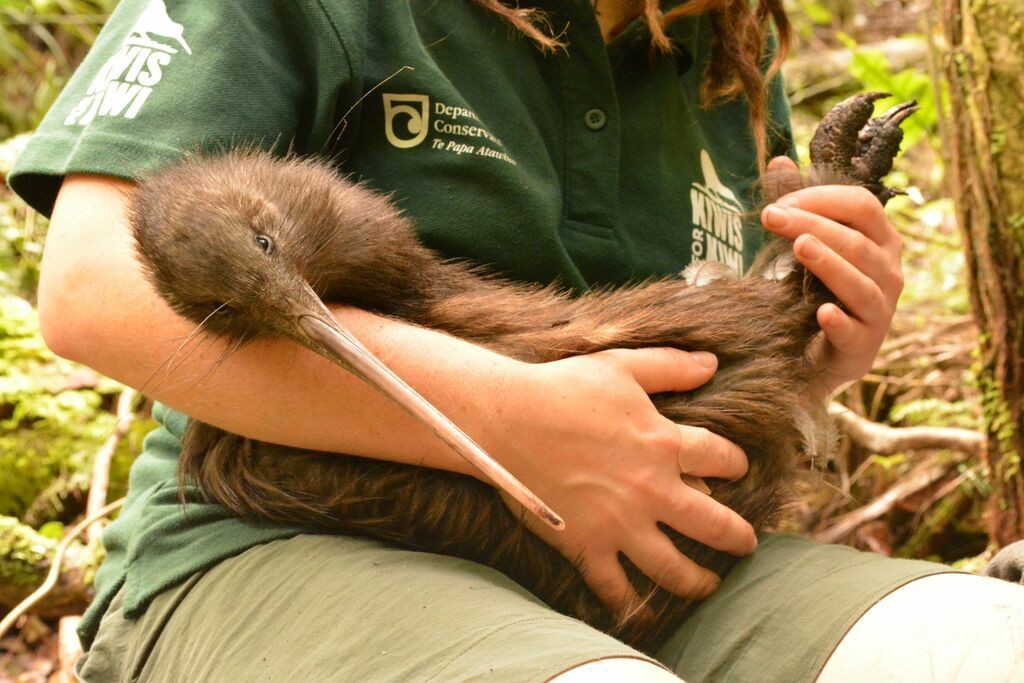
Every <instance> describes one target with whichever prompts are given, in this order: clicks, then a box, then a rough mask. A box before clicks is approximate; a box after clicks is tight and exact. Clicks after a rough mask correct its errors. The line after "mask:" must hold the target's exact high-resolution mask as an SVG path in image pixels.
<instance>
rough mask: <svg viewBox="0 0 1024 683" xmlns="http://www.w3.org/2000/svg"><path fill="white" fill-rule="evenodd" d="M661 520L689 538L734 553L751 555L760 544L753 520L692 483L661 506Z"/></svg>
mask: <svg viewBox="0 0 1024 683" xmlns="http://www.w3.org/2000/svg"><path fill="white" fill-rule="evenodd" d="M660 521H661V522H663V523H664V524H667V525H668V526H670V527H672V528H673V529H675V530H676V531H678V532H679V533H681V534H682V535H684V536H686V537H687V538H692V539H693V540H695V541H698V542H699V543H703V544H704V545H706V546H708V547H710V548H714V549H716V550H721V551H723V552H727V553H730V554H732V555H749V554H750V553H752V552H754V549H755V548H757V534H756V533H754V527H753V526H751V525H750V522H748V521H747V520H745V519H743V518H742V517H740V516H739V515H738V514H737V513H736V512H735V511H734V510H732V509H730V508H728V507H726V506H725V505H722V504H721V503H719V502H718V501H717V500H715V499H714V498H711V497H710V496H706V495H704V494H702V493H699V492H697V491H693V490H692V489H690V488H689V487H685V486H684V487H683V488H682V489H680V491H679V492H678V493H677V494H676V495H674V496H672V497H671V498H670V499H669V500H668V501H667V502H666V503H665V504H664V505H663V506H662V508H661V520H660Z"/></svg>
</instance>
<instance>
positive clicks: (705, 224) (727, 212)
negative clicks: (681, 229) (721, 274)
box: [690, 149, 743, 273]
mask: <svg viewBox="0 0 1024 683" xmlns="http://www.w3.org/2000/svg"><path fill="white" fill-rule="evenodd" d="M700 170H701V173H702V175H703V176H704V182H703V183H696V182H695V183H693V185H692V187H691V188H690V206H691V208H692V210H693V228H692V231H691V234H690V238H691V240H690V250H691V261H698V260H700V261H717V262H719V263H724V264H725V265H727V266H729V267H730V268H732V269H733V270H735V271H736V272H737V273H742V272H743V218H742V216H743V205H742V204H741V203H740V200H739V199H738V198H737V197H736V193H735V192H733V191H732V190H730V189H729V188H728V187H726V186H725V184H724V183H723V182H722V181H721V180H719V178H718V173H717V172H716V171H715V165H714V163H712V161H711V155H709V154H708V153H707V150H703V149H702V150H701V152H700Z"/></svg>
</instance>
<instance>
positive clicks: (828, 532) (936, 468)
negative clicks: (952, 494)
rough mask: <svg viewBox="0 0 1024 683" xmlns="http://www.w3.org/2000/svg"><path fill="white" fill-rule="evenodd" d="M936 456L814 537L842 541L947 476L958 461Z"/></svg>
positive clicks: (825, 540) (820, 539) (831, 541)
mask: <svg viewBox="0 0 1024 683" xmlns="http://www.w3.org/2000/svg"><path fill="white" fill-rule="evenodd" d="M936 460H937V458H933V459H932V460H931V461H930V463H929V464H926V465H922V466H921V467H919V468H918V469H917V470H916V471H915V472H912V473H911V474H910V475H908V476H907V477H905V478H904V479H902V480H901V481H900V482H899V483H897V484H895V485H894V486H892V488H890V489H889V490H888V491H886V492H885V493H883V494H882V495H881V496H879V497H878V498H875V499H874V500H873V501H871V502H870V503H868V504H867V505H865V506H863V507H859V508H857V509H856V510H853V511H851V512H848V513H846V514H845V515H842V516H841V517H839V518H838V519H837V520H836V521H835V523H834V524H833V525H832V526H830V527H829V528H827V529H825V530H824V531H822V532H819V533H817V534H815V535H814V539H815V540H816V541H819V542H821V543H836V542H838V541H841V540H842V539H843V538H845V537H846V536H847V535H849V534H850V533H852V532H853V531H854V530H855V529H857V527H859V526H860V525H862V524H864V523H865V522H870V521H871V520H873V519H878V518H879V517H881V516H882V515H884V514H885V513H886V512H888V511H889V510H891V509H892V508H893V506H894V505H896V503H898V502H899V501H900V500H902V499H904V498H906V497H907V496H910V495H912V494H914V493H917V492H918V491H920V490H921V489H923V488H925V487H927V486H930V485H931V484H933V483H935V482H936V481H938V480H939V479H941V478H942V477H944V476H946V472H948V471H949V468H950V467H952V466H953V465H954V464H955V463H956V461H955V460H954V461H950V460H947V459H943V460H942V462H935V461H936Z"/></svg>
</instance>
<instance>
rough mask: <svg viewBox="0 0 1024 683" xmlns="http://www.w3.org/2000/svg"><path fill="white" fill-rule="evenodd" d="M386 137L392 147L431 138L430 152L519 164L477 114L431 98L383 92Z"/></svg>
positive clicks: (399, 147)
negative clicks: (466, 155) (472, 155)
mask: <svg viewBox="0 0 1024 683" xmlns="http://www.w3.org/2000/svg"><path fill="white" fill-rule="evenodd" d="M382 97H383V104H384V137H385V138H386V139H387V141H388V142H389V143H390V144H391V146H392V147H397V148H398V149H409V148H410V147H416V146H417V145H419V144H421V143H422V142H424V141H425V140H426V139H427V137H428V136H429V137H430V149H432V150H439V151H442V152H447V153H450V154H456V155H460V156H461V155H463V154H474V155H476V156H482V157H489V158H491V159H498V160H499V161H504V162H505V163H508V164H512V165H513V166H514V165H515V164H516V161H515V159H513V158H512V157H511V156H509V154H508V152H506V150H505V145H504V143H502V141H501V140H499V139H498V138H496V137H495V136H494V135H492V134H491V132H490V131H488V130H487V129H486V128H484V126H483V124H482V123H481V121H480V118H479V117H478V116H477V115H476V112H474V111H473V110H471V109H469V108H468V107H464V106H456V105H451V104H446V103H445V102H442V101H440V100H437V99H434V100H431V98H430V97H429V96H428V95H418V94H410V93H382Z"/></svg>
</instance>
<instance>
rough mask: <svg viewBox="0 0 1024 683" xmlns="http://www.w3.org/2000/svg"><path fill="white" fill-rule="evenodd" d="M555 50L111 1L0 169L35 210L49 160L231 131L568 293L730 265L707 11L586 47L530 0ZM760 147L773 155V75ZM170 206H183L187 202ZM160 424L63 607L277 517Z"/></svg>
mask: <svg viewBox="0 0 1024 683" xmlns="http://www.w3.org/2000/svg"><path fill="white" fill-rule="evenodd" d="M543 4H544V6H545V8H546V9H548V11H549V12H550V19H551V24H552V26H555V27H558V28H562V27H564V28H565V31H564V34H563V37H564V38H565V40H566V41H567V42H568V49H567V50H565V51H558V52H556V53H554V54H545V53H543V52H541V51H540V50H538V49H537V48H536V47H535V46H534V45H533V44H532V43H531V42H530V41H528V40H527V39H525V38H523V37H521V36H519V35H517V34H516V33H515V32H514V31H512V30H511V29H510V28H509V27H508V26H507V25H506V24H505V23H504V22H502V21H501V20H500V19H499V18H497V17H496V16H494V15H492V14H490V13H488V12H486V11H484V10H482V9H480V8H479V7H477V6H476V5H475V4H473V3H471V2H469V0H412V1H410V2H369V1H365V0H364V1H362V2H358V1H355V0H353V1H350V2H344V1H341V0H335V1H331V0H287V1H286V0H279V1H277V2H270V1H268V2H260V3H253V2H246V3H228V2H204V1H201V0H195V1H194V2H187V1H185V0H166V2H163V1H162V0H124V1H123V2H122V3H121V4H120V5H119V6H118V8H117V10H116V11H115V12H114V14H113V16H112V17H111V19H110V21H109V23H108V24H107V26H106V27H105V28H104V30H103V32H102V33H101V34H100V37H99V39H98V40H97V42H96V45H95V47H94V48H93V49H92V51H91V52H90V53H89V55H88V56H87V57H86V59H85V62H84V63H83V64H82V66H81V67H80V68H79V70H78V73H77V74H76V75H75V76H74V78H73V79H72V80H71V82H70V83H69V84H68V86H67V88H66V89H65V91H64V92H63V94H62V95H61V96H60V98H59V99H58V100H57V102H56V103H55V104H54V106H53V108H52V110H51V111H50V112H49V114H48V115H47V117H46V119H45V120H44V122H43V123H42V125H41V126H40V128H39V131H38V132H37V133H36V135H35V136H34V137H33V139H32V141H31V143H30V144H29V146H28V149H27V150H26V151H25V152H24V154H23V155H22V157H21V158H20V159H19V161H18V164H17V166H16V168H15V169H14V171H13V172H12V173H11V175H10V178H9V180H10V183H11V187H12V188H13V189H14V191H15V192H17V193H18V194H20V195H21V196H22V197H24V198H25V199H26V200H27V201H28V202H29V203H30V204H32V205H33V206H34V207H36V208H37V209H39V210H40V211H42V212H44V213H49V212H50V211H51V209H52V207H53V202H54V198H55V196H56V193H57V191H58V189H59V187H60V183H61V179H62V178H63V176H65V175H67V174H69V173H97V174H103V175H109V176H117V177H122V178H137V177H140V176H143V175H145V174H146V173H147V172H150V171H152V170H153V169H156V168H159V167H161V166H164V165H167V164H170V163H173V162H175V161H176V160H178V159H180V158H181V157H182V155H183V154H185V153H188V152H192V151H195V150H197V149H203V150H217V149H223V148H226V147H231V146H236V145H256V146H259V147H264V148H268V149H273V150H276V151H278V152H282V153H283V152H285V151H288V150H293V151H295V152H297V153H299V154H304V155H305V154H308V155H326V156H330V158H332V159H336V160H337V163H338V165H339V167H340V168H341V169H342V170H343V171H344V172H346V173H349V174H351V175H352V176H354V177H355V178H357V179H359V180H363V181H365V182H367V183H369V184H370V185H372V186H374V187H377V188H379V189H381V190H384V191H387V192H389V193H391V194H392V196H393V197H394V200H395V202H397V204H398V205H399V206H400V207H401V208H402V209H403V210H404V211H405V212H406V213H407V214H408V215H410V216H411V217H413V218H414V219H415V222H416V225H417V229H418V230H419V232H420V236H421V238H422V240H423V241H424V242H425V243H426V244H427V245H428V246H430V247H433V248H435V249H437V250H438V251H440V252H441V253H443V254H444V255H446V256H451V257H463V258H468V259H471V260H473V261H475V262H477V263H481V264H487V265H488V266H489V267H491V268H493V269H495V270H497V271H499V272H502V273H504V274H506V275H507V276H509V277H512V278H517V279H521V280H528V281H534V282H555V281H557V282H560V283H562V284H563V285H565V286H568V287H571V288H573V289H575V290H576V291H583V290H586V289H587V288H589V287H593V286H595V285H605V284H621V283H626V282H630V281H639V280H643V279H646V278H651V277H666V276H674V275H676V274H677V273H679V271H680V270H681V269H683V268H684V267H685V266H686V265H688V264H689V263H690V262H691V261H692V260H693V259H695V258H698V259H710V260H717V261H722V262H725V263H728V264H730V265H732V266H733V267H734V268H736V269H737V270H742V269H743V267H744V264H749V263H750V261H751V259H752V256H753V254H754V252H755V251H756V250H757V248H758V247H759V246H760V243H761V239H762V231H761V229H760V228H759V227H758V226H757V225H751V224H749V223H744V221H743V220H742V214H743V212H744V211H746V210H748V209H749V208H750V205H751V195H752V192H753V187H754V183H755V181H756V178H757V169H756V163H755V152H754V150H755V147H754V140H753V137H752V135H751V133H750V129H749V117H748V114H747V111H746V107H745V105H744V104H743V102H742V101H740V100H736V101H732V102H727V103H720V104H717V105H716V106H713V107H710V108H702V107H701V104H700V99H699V91H700V76H701V73H702V71H703V66H704V64H706V61H707V59H708V55H709V50H710V45H711V30H710V22H709V21H707V20H706V19H704V18H693V19H687V20H684V21H680V22H677V23H675V24H673V25H672V27H671V31H670V33H671V36H672V37H673V39H674V41H675V43H676V45H677V48H678V50H677V52H676V54H675V55H673V56H672V57H664V56H663V57H655V58H652V57H651V56H650V54H649V50H648V45H649V34H648V32H647V29H646V27H645V25H644V24H643V23H642V22H640V21H637V22H634V23H633V24H632V25H630V26H629V27H628V28H627V29H626V30H625V31H624V32H623V33H622V34H620V35H619V36H617V37H616V38H615V39H614V40H613V41H612V42H611V43H609V44H607V45H606V44H605V43H604V42H603V40H602V37H601V33H600V30H599V28H598V25H597V22H596V20H595V17H594V15H593V10H592V9H591V5H590V2H589V1H587V0H561V1H558V2H555V1H552V2H548V3H543ZM770 112H771V116H772V121H773V127H772V130H773V143H772V151H773V152H774V153H776V154H787V153H791V149H792V144H791V140H790V133H789V123H788V107H787V104H786V101H785V98H784V96H783V91H782V86H781V83H780V82H779V81H778V79H776V80H775V81H774V82H773V84H772V88H771V99H770ZM183 201H188V198H187V197H183ZM156 417H157V418H158V419H159V420H160V421H161V422H162V424H163V426H162V427H161V428H159V429H157V430H156V431H155V432H153V433H152V434H151V435H150V436H149V438H148V439H147V441H146V449H145V452H144V453H143V454H142V455H141V456H140V457H139V459H138V461H137V462H136V464H135V466H134V467H133V469H132V473H131V482H130V491H131V493H130V495H129V501H128V503H127V505H126V506H125V509H124V511H123V513H122V515H121V517H120V518H119V519H118V520H117V521H116V522H115V523H113V524H112V525H111V526H110V527H109V529H108V530H107V533H106V534H105V536H104V543H105V545H106V547H107V550H108V553H109V556H108V559H107V561H106V562H105V563H104V565H103V567H102V568H101V570H100V572H99V575H98V576H97V588H98V595H97V599H96V601H95V603H94V604H93V606H92V608H91V609H90V611H89V612H88V614H87V615H86V618H85V619H84V620H83V626H82V636H83V641H84V642H85V643H86V645H87V646H88V644H89V643H90V642H91V640H92V638H93V636H94V635H95V632H96V629H97V627H98V625H99V619H100V617H101V616H102V615H103V613H104V611H105V610H106V608H107V606H108V605H109V602H110V600H111V598H112V597H113V595H114V594H115V593H116V592H117V591H118V590H119V589H120V588H121V587H122V586H124V588H125V602H124V608H125V612H126V614H127V615H128V616H129V617H131V616H132V615H135V614H139V613H141V612H142V611H143V610H144V609H145V607H146V605H147V604H148V602H149V601H150V600H151V599H152V598H153V596H155V595H156V594H158V593H160V592H161V591H163V590H165V589H167V588H168V587H170V586H173V585H175V584H177V583H179V582H181V581H182V580H183V579H185V578H186V577H188V576H189V575H191V574H194V573H195V572H197V571H200V570H203V569H206V568H209V567H211V566H213V565H214V564H216V563H218V562H220V561H221V560H223V559H225V558H227V557H230V556H232V555H236V554H238V553H240V552H242V551H244V550H246V549H248V548H251V547H252V546H254V545H257V544H260V543H265V542H267V541H269V540H272V539H279V538H284V537H288V536H290V535H294V534H295V533H297V532H298V530H297V529H289V528H283V527H276V526H272V525H259V524H252V523H249V522H243V521H240V520H237V519H234V518H232V517H231V516H230V515H228V514H227V512H226V511H225V510H224V509H222V508H220V507H219V506H216V505H210V504H198V503H194V504H190V505H188V506H187V508H183V507H182V506H181V505H180V503H179V501H178V497H177V490H176V465H177V460H176V458H177V453H178V444H179V439H180V436H181V433H182V431H183V429H184V426H185V423H186V420H187V418H186V417H185V416H183V415H182V414H180V413H177V412H174V411H171V410H169V409H167V408H164V407H162V406H158V407H157V410H156Z"/></svg>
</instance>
